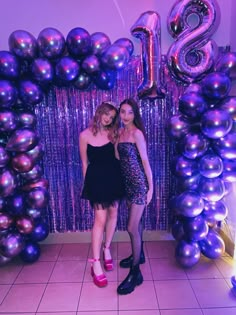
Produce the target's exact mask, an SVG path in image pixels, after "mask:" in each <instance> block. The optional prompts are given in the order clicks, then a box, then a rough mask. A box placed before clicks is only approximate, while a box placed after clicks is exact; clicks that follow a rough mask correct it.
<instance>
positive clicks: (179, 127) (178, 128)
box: [168, 115, 190, 139]
mask: <svg viewBox="0 0 236 315" xmlns="http://www.w3.org/2000/svg"><path fill="white" fill-rule="evenodd" d="M189 129H190V123H189V121H188V120H187V119H186V117H184V116H182V115H174V116H172V117H171V118H170V122H169V127H168V130H169V132H170V135H171V136H172V137H173V138H175V139H180V138H182V137H183V136H185V135H186V134H187V133H188V132H189Z"/></svg>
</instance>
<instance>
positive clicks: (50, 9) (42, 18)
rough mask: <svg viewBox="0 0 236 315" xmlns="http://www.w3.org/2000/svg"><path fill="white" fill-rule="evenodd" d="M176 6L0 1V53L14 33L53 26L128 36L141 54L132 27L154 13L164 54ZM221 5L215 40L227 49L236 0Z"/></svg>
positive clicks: (111, 0)
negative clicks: (158, 24) (143, 16)
mask: <svg viewBox="0 0 236 315" xmlns="http://www.w3.org/2000/svg"><path fill="white" fill-rule="evenodd" d="M174 3H175V0H1V7H0V21H1V22H0V23H1V27H0V50H8V38H9V36H10V34H11V33H12V32H13V31H15V30H19V29H21V30H26V31H28V32H30V33H32V34H33V35H34V36H35V37H36V38H37V36H38V34H39V32H40V31H41V30H42V29H44V28H45V27H54V28H56V29H58V30H59V31H61V32H62V34H63V35H64V36H65V37H66V36H67V34H68V32H69V31H70V30H71V29H73V28H75V27H83V28H85V29H86V30H87V31H88V32H89V33H93V32H97V31H101V32H104V33H106V34H107V35H108V36H109V37H110V39H111V41H115V40H116V39H118V38H120V37H128V38H130V39H131V40H132V41H133V42H134V43H135V54H138V53H139V52H140V42H139V40H138V39H136V38H134V37H133V36H132V35H131V34H130V28H131V26H132V25H133V24H134V23H135V22H136V20H137V19H138V17H139V16H140V14H141V13H144V12H146V11H148V10H151V11H156V12H158V13H159V15H160V17H161V24H162V26H161V31H162V44H161V47H162V53H163V54H164V53H166V51H167V50H168V47H169V46H170V44H171V42H172V41H173V40H172V38H171V37H170V35H169V34H168V31H167V17H168V13H169V11H170V9H171V7H172V6H173V4H174ZM218 3H219V6H220V11H221V24H220V26H219V28H218V30H217V32H216V33H215V35H214V36H213V38H214V39H215V41H216V43H217V45H218V46H225V45H229V44H230V30H231V20H230V18H229V17H230V16H231V14H230V12H232V11H233V10H232V9H231V7H232V3H233V6H234V8H235V0H218ZM233 21H235V19H234V20H232V22H233ZM234 23H235V22H234ZM231 40H232V38H231Z"/></svg>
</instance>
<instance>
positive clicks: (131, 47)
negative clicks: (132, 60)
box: [113, 38, 134, 56]
mask: <svg viewBox="0 0 236 315" xmlns="http://www.w3.org/2000/svg"><path fill="white" fill-rule="evenodd" d="M113 44H115V45H120V46H122V47H125V48H126V49H127V50H128V52H129V55H130V56H131V55H132V53H133V51H134V44H133V42H132V41H131V40H130V39H129V38H119V39H117V40H116V41H115V42H114V43H113Z"/></svg>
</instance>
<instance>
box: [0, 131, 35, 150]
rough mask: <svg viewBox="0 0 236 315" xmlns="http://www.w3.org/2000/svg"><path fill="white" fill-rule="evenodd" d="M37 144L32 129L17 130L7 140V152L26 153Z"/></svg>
mask: <svg viewBox="0 0 236 315" xmlns="http://www.w3.org/2000/svg"><path fill="white" fill-rule="evenodd" d="M37 143H38V136H37V135H36V133H35V131H34V130H32V129H27V128H23V129H17V130H16V131H15V132H14V133H13V134H12V135H11V137H10V139H9V140H8V143H7V145H6V150H7V151H13V152H14V151H15V152H26V151H28V150H31V149H33V148H34V147H35V146H36V144H37Z"/></svg>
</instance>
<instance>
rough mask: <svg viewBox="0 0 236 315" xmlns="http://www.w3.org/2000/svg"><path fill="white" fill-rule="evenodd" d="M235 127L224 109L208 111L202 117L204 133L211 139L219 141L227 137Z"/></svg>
mask: <svg viewBox="0 0 236 315" xmlns="http://www.w3.org/2000/svg"><path fill="white" fill-rule="evenodd" d="M232 125H233V120H232V118H231V116H230V114H229V113H228V112H227V111H224V110H222V109H212V110H208V111H207V112H205V113H204V114H203V115H202V118H201V130H202V133H203V134H204V135H205V136H206V137H208V138H210V139H218V138H221V137H224V136H225V135H227V133H229V132H230V130H231V128H232Z"/></svg>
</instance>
